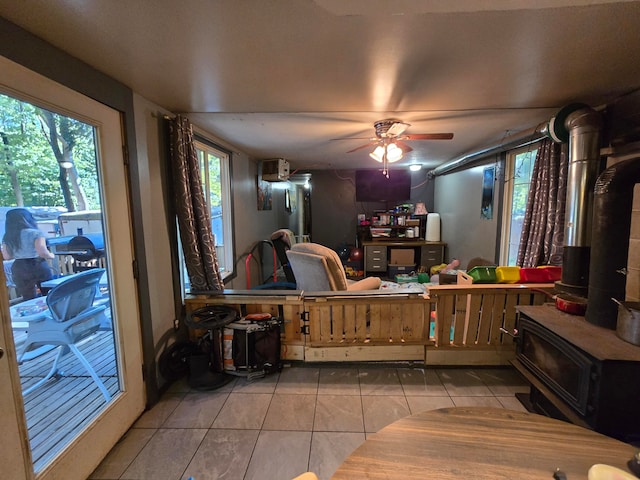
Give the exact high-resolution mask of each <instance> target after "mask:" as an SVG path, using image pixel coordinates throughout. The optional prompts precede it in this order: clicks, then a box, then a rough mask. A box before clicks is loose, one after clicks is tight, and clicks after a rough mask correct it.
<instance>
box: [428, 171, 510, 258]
mask: <svg viewBox="0 0 640 480" xmlns="http://www.w3.org/2000/svg"><path fill="white" fill-rule="evenodd" d="M484 168H485V165H482V166H477V167H472V168H469V169H467V170H462V171H459V172H456V173H449V174H446V175H441V176H438V177H436V178H435V192H434V203H435V212H437V213H439V214H440V222H441V225H440V232H441V237H442V238H441V239H442V241H443V242H446V243H447V249H446V252H445V260H446V261H447V262H448V261H451V260H452V259H454V258H457V259H458V260H460V264H461V266H462V268H466V265H467V262H468V261H469V260H471V259H472V258H474V257H483V258H486V259H488V260H494V261H497V256H496V245H497V242H498V230H499V228H500V223H499V213H498V212H499V211H500V208H499V205H500V204H501V203H502V202H501V199H500V191H501V189H500V188H498V184H496V185H495V186H496V188H495V189H494V196H493V205H494V209H493V218H492V219H491V220H487V219H483V218H481V215H480V202H481V199H482V174H483V171H484ZM496 170H498V169H496Z"/></svg>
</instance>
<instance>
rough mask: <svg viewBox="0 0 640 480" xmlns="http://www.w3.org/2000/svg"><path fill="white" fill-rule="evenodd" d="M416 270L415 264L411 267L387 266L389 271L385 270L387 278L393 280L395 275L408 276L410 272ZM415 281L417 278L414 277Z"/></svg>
mask: <svg viewBox="0 0 640 480" xmlns="http://www.w3.org/2000/svg"><path fill="white" fill-rule="evenodd" d="M415 269H416V266H415V264H411V265H389V269H388V270H387V276H388V277H389V278H395V277H396V275H401V274H405V275H408V274H409V273H411V272H414V271H415ZM416 279H417V277H416Z"/></svg>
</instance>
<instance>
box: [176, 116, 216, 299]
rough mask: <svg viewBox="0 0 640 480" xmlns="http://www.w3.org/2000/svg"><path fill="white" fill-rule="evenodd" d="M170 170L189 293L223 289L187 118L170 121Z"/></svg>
mask: <svg viewBox="0 0 640 480" xmlns="http://www.w3.org/2000/svg"><path fill="white" fill-rule="evenodd" d="M169 130H170V134H171V147H170V148H171V150H170V154H171V170H172V174H173V189H174V194H175V203H176V214H177V216H178V226H179V228H180V240H181V242H182V250H183V251H184V257H185V262H186V264H187V273H188V274H189V280H190V282H191V293H217V292H221V291H222V290H224V284H223V283H222V278H221V277H220V272H219V267H218V257H217V255H216V249H215V245H214V242H213V233H212V230H211V213H210V212H209V210H208V208H207V204H206V202H205V198H204V192H203V188H202V176H201V175H200V165H199V162H198V155H197V153H196V148H195V146H194V144H193V130H192V128H191V123H190V122H189V120H188V119H186V118H184V117H181V116H180V115H178V116H177V117H176V118H175V119H173V120H170V129H169Z"/></svg>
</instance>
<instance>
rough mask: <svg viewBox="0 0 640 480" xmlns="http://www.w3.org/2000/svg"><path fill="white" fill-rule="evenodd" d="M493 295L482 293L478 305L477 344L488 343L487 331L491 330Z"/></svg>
mask: <svg viewBox="0 0 640 480" xmlns="http://www.w3.org/2000/svg"><path fill="white" fill-rule="evenodd" d="M494 299H495V296H494V295H482V306H481V307H480V326H479V328H478V343H477V344H478V345H487V344H488V343H489V333H490V332H491V315H492V313H493V302H494Z"/></svg>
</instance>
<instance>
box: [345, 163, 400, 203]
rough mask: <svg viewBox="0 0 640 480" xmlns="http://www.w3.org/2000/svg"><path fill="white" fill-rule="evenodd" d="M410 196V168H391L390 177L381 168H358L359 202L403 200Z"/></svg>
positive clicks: (357, 194) (357, 198)
mask: <svg viewBox="0 0 640 480" xmlns="http://www.w3.org/2000/svg"><path fill="white" fill-rule="evenodd" d="M410 198H411V173H410V172H409V171H408V170H390V171H389V178H387V177H386V175H383V174H382V171H381V170H356V201H357V202H403V201H406V200H409V199H410Z"/></svg>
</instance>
